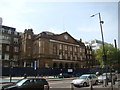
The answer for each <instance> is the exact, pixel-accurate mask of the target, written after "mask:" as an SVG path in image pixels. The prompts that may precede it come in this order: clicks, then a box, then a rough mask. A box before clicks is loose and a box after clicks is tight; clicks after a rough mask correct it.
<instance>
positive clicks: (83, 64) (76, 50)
mask: <svg viewBox="0 0 120 90" xmlns="http://www.w3.org/2000/svg"><path fill="white" fill-rule="evenodd" d="M20 51H21V52H20V59H19V65H20V66H21V67H34V66H35V64H36V65H37V67H38V68H39V67H46V68H49V67H51V68H87V67H91V66H92V65H93V64H94V57H93V55H92V49H91V47H86V46H85V45H84V43H83V42H82V40H81V39H80V40H76V39H74V38H73V37H72V36H71V35H70V34H69V33H67V32H64V33H62V34H54V33H51V32H47V31H46V32H42V33H40V34H34V33H33V30H32V29H28V30H27V29H26V30H25V31H24V33H23V34H22V35H21V46H20Z"/></svg>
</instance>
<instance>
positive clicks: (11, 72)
mask: <svg viewBox="0 0 120 90" xmlns="http://www.w3.org/2000/svg"><path fill="white" fill-rule="evenodd" d="M12 62H13V60H12V59H10V82H11V81H12Z"/></svg>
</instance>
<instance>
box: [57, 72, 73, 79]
mask: <svg viewBox="0 0 120 90" xmlns="http://www.w3.org/2000/svg"><path fill="white" fill-rule="evenodd" d="M58 77H59V78H70V77H72V75H71V74H68V73H60V74H59V75H58Z"/></svg>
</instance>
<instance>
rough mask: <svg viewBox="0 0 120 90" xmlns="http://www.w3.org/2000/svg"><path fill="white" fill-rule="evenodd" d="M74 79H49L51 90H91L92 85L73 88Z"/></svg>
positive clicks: (97, 86) (100, 86)
mask: <svg viewBox="0 0 120 90" xmlns="http://www.w3.org/2000/svg"><path fill="white" fill-rule="evenodd" d="M72 80H73V79H56V80H48V82H49V86H50V90H63V89H64V90H81V89H82V90H90V87H80V88H76V87H73V88H72V86H71V81H72ZM109 84H110V83H109ZM3 85H6V84H3ZM0 86H2V84H0ZM109 86H110V85H109ZM93 88H103V85H102V84H98V85H94V86H93ZM109 88H110V87H109ZM110 90H111V89H110ZM114 90H115V89H114Z"/></svg>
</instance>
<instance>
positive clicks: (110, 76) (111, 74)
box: [98, 73, 117, 83]
mask: <svg viewBox="0 0 120 90" xmlns="http://www.w3.org/2000/svg"><path fill="white" fill-rule="evenodd" d="M106 74H107V75H106ZM106 76H107V80H108V81H112V79H113V80H116V79H117V76H116V74H115V73H103V74H102V75H100V76H99V77H98V82H100V83H102V82H103V81H104V80H105V79H106Z"/></svg>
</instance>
